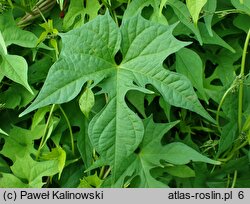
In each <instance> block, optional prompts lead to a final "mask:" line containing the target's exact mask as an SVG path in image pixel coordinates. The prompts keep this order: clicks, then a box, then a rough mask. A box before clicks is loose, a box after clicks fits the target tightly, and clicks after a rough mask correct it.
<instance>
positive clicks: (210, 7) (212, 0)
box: [204, 0, 217, 36]
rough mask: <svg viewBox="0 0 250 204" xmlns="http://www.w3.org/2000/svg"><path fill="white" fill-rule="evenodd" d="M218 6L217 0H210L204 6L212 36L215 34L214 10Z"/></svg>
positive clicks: (206, 21)
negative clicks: (213, 28)
mask: <svg viewBox="0 0 250 204" xmlns="http://www.w3.org/2000/svg"><path fill="white" fill-rule="evenodd" d="M216 6H217V0H208V1H207V3H206V5H205V6H204V11H205V14H204V21H205V25H206V28H207V31H208V33H209V35H210V36H213V31H212V20H213V16H214V12H215V11H216Z"/></svg>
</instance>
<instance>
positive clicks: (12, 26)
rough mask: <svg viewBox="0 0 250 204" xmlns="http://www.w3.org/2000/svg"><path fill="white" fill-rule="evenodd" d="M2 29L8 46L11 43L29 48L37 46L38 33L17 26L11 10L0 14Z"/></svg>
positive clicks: (0, 28) (0, 27)
mask: <svg viewBox="0 0 250 204" xmlns="http://www.w3.org/2000/svg"><path fill="white" fill-rule="evenodd" d="M0 30H1V32H2V35H3V38H4V40H5V44H6V46H7V47H8V46H9V45H11V44H16V45H19V46H22V47H29V48H34V47H36V42H37V37H36V35H35V34H33V33H31V32H29V31H26V30H22V29H20V28H19V27H17V25H16V22H15V20H14V18H13V16H12V12H11V10H9V11H8V12H4V13H3V14H0Z"/></svg>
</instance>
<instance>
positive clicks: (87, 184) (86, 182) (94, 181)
mask: <svg viewBox="0 0 250 204" xmlns="http://www.w3.org/2000/svg"><path fill="white" fill-rule="evenodd" d="M102 182H103V180H101V179H100V178H99V177H98V175H97V173H95V174H94V175H91V176H86V177H83V179H81V180H80V184H79V186H78V188H100V187H101V185H102Z"/></svg>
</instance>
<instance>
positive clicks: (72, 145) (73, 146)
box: [59, 105, 75, 154]
mask: <svg viewBox="0 0 250 204" xmlns="http://www.w3.org/2000/svg"><path fill="white" fill-rule="evenodd" d="M59 108H60V110H61V112H62V114H63V116H64V118H65V120H66V123H67V125H68V128H69V134H70V139H71V148H72V153H73V154H75V145H74V136H73V132H72V128H71V125H70V122H69V119H68V117H67V115H66V113H65V112H64V110H63V109H62V107H61V106H60V105H59Z"/></svg>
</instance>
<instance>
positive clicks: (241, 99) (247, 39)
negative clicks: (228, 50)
mask: <svg viewBox="0 0 250 204" xmlns="http://www.w3.org/2000/svg"><path fill="white" fill-rule="evenodd" d="M249 39H250V29H249V30H248V33H247V37H246V41H245V44H244V49H243V54H242V61H241V70H240V77H241V78H242V79H244V73H245V63H246V55H247V47H248V43H249ZM242 104H243V80H240V86H239V105H238V128H239V133H240V132H241V129H242Z"/></svg>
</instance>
